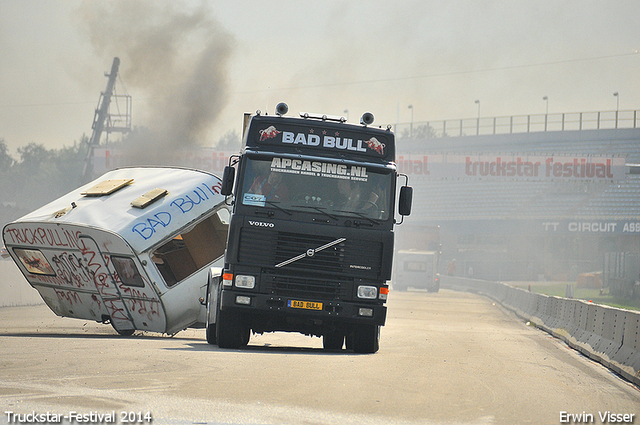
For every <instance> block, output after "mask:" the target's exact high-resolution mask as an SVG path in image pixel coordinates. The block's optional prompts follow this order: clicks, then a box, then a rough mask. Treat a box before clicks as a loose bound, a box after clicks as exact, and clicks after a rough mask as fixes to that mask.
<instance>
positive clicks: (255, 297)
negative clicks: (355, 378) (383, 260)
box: [220, 288, 387, 326]
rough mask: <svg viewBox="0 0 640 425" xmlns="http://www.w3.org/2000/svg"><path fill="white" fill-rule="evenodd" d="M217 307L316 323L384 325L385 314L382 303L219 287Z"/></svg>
mask: <svg viewBox="0 0 640 425" xmlns="http://www.w3.org/2000/svg"><path fill="white" fill-rule="evenodd" d="M296 305H297V307H296ZM220 309H221V310H227V309H229V310H235V311H237V312H240V313H242V314H246V315H254V316H256V315H257V316H264V315H267V316H291V317H304V318H309V319H312V320H316V321H320V322H333V323H345V324H373V325H379V326H382V325H384V323H385V320H386V317H387V308H386V306H384V305H382V304H378V303H367V302H357V301H341V300H331V301H327V300H309V299H300V298H289V297H282V296H277V295H270V294H260V293H253V292H248V291H237V290H234V289H231V288H229V289H227V288H225V289H223V290H222V293H221V299H220Z"/></svg>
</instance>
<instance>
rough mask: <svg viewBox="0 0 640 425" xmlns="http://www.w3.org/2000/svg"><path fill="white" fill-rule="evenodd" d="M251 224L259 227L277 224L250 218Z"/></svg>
mask: <svg viewBox="0 0 640 425" xmlns="http://www.w3.org/2000/svg"><path fill="white" fill-rule="evenodd" d="M249 224H250V225H252V226H258V227H274V226H275V224H273V223H267V222H265V221H251V220H249Z"/></svg>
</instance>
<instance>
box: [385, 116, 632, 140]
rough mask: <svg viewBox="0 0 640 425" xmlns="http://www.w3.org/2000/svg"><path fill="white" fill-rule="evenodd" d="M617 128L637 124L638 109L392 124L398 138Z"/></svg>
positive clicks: (630, 126)
mask: <svg viewBox="0 0 640 425" xmlns="http://www.w3.org/2000/svg"><path fill="white" fill-rule="evenodd" d="M617 128H640V110H624V111H599V112H569V113H558V114H537V115H513V116H504V117H478V118H464V119H459V120H444V121H422V122H414V123H398V124H396V126H395V133H396V134H397V137H398V138H401V139H430V138H438V137H460V136H478V135H494V134H512V133H533V132H545V131H575V130H578V131H579V130H607V129H609V130H611V129H617Z"/></svg>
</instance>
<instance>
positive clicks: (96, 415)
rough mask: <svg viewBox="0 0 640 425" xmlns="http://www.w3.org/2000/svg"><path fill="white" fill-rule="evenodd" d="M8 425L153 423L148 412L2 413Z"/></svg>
mask: <svg viewBox="0 0 640 425" xmlns="http://www.w3.org/2000/svg"><path fill="white" fill-rule="evenodd" d="M4 415H5V418H6V419H7V423H9V424H60V423H64V424H149V423H151V422H153V416H152V415H151V413H150V412H133V411H126V412H125V411H119V412H116V411H115V410H114V411H111V412H93V411H92V412H82V413H81V412H76V411H69V412H67V413H53V412H35V411H32V412H28V413H17V412H12V411H5V412H4Z"/></svg>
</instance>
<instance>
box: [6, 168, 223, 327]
mask: <svg viewBox="0 0 640 425" xmlns="http://www.w3.org/2000/svg"><path fill="white" fill-rule="evenodd" d="M220 188H221V181H220V179H219V178H218V177H216V176H214V175H213V174H210V173H206V172H203V171H197V170H191V169H181V168H164V167H155V168H151V167H149V168H121V169H117V170H114V171H110V172H108V173H106V174H105V175H103V176H102V177H99V178H98V179H96V180H95V181H93V182H91V183H88V184H87V185H85V186H82V187H80V188H79V189H76V190H74V191H72V192H70V193H68V194H67V195H64V196H62V197H61V198H59V199H57V200H55V201H53V202H51V203H49V204H47V205H45V206H43V207H41V208H39V209H38V210H36V211H34V212H32V213H30V214H28V215H26V216H24V217H22V218H20V219H18V220H16V221H14V222H12V223H9V224H7V225H6V226H5V227H4V230H3V239H4V244H5V246H6V248H7V251H8V254H9V255H11V257H12V258H13V260H14V261H15V262H16V264H17V265H18V267H19V268H20V270H21V271H22V273H23V274H24V276H25V277H26V279H27V280H28V281H29V283H30V284H31V286H33V287H34V288H35V289H36V290H38V292H39V293H40V295H41V296H42V299H43V300H44V302H45V303H46V304H47V305H48V306H49V307H50V308H51V310H53V312H54V313H56V314H57V315H59V316H64V317H74V318H78V319H84V320H95V321H97V322H102V323H110V324H111V325H112V326H113V327H114V329H115V330H116V331H117V332H118V333H119V334H122V335H131V334H132V333H133V332H134V331H135V330H145V331H152V332H160V333H167V334H174V333H176V332H178V331H180V330H183V329H185V328H187V327H204V326H205V323H206V320H207V319H206V308H205V307H204V305H203V304H204V300H206V297H207V283H208V275H209V273H210V272H211V271H213V274H214V275H215V274H216V270H221V267H222V265H223V261H224V252H225V247H226V241H227V232H228V225H229V224H228V223H229V210H228V206H227V205H225V197H224V196H222V195H221V194H220ZM216 267H219V269H216Z"/></svg>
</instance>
